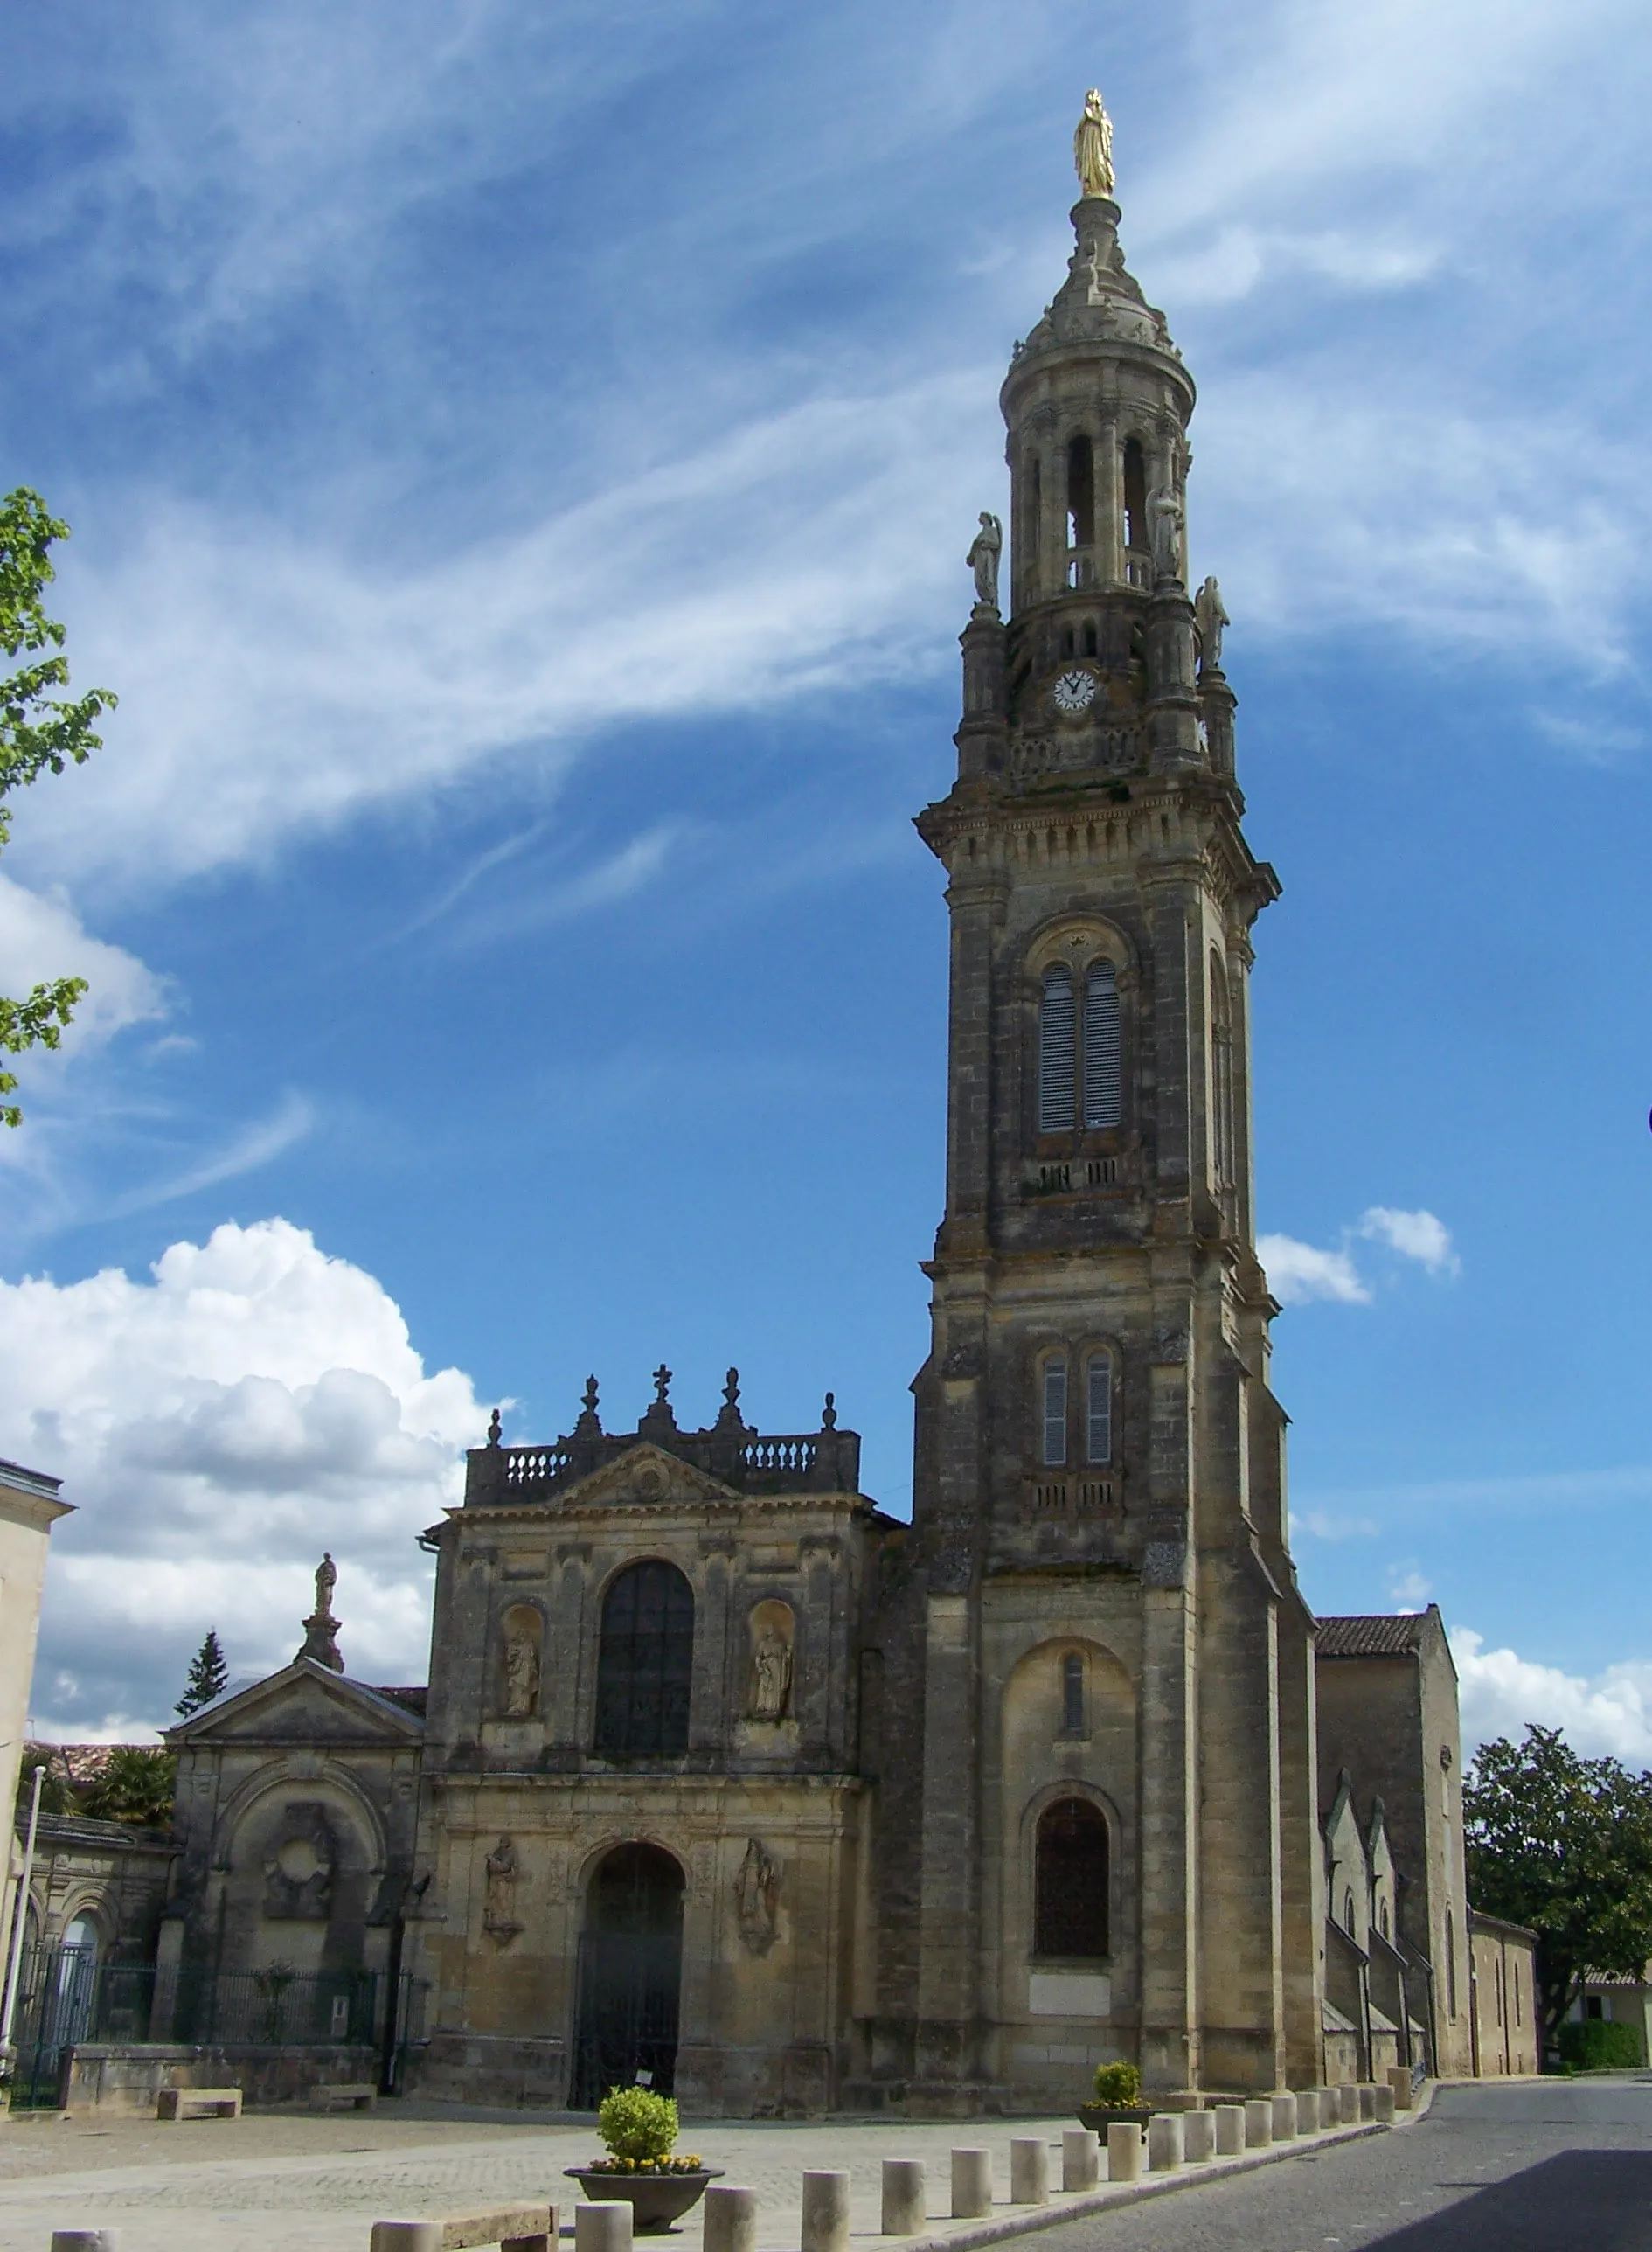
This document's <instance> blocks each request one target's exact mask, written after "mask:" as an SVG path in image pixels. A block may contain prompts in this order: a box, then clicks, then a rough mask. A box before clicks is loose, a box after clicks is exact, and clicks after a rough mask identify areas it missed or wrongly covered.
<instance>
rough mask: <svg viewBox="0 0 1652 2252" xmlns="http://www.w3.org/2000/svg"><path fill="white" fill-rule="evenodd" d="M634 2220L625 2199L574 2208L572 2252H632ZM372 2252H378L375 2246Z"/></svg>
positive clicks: (402, 2250) (394, 2251) (388, 2250)
mask: <svg viewBox="0 0 1652 2252" xmlns="http://www.w3.org/2000/svg"><path fill="white" fill-rule="evenodd" d="M633 2218H634V2214H633V2211H632V2207H631V2201H630V2200H629V2199H628V2198H619V2197H614V2198H593V2200H592V2201H591V2203H590V2204H589V2205H584V2204H581V2205H576V2206H575V2207H574V2208H573V2252H631V2223H632V2221H633ZM377 2233H378V2232H377V2231H376V2230H375V2232H374V2234H375V2235H377ZM435 2243H436V2248H437V2252H440V2248H441V2224H440V2222H439V2223H438V2224H437V2228H436V2237H435ZM372 2252H381V2248H380V2247H379V2246H378V2245H377V2244H375V2245H374V2246H373V2248H372ZM382 2252H425V2247H424V2245H423V2244H422V2243H420V2244H416V2245H415V2244H405V2245H398V2246H396V2247H393V2248H392V2247H391V2246H388V2245H386V2246H385V2247H383V2248H382Z"/></svg>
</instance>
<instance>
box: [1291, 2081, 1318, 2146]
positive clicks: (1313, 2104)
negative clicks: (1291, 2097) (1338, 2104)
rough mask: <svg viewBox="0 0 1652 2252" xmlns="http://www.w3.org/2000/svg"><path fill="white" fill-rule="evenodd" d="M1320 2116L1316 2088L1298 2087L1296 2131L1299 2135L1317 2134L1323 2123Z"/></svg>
mask: <svg viewBox="0 0 1652 2252" xmlns="http://www.w3.org/2000/svg"><path fill="white" fill-rule="evenodd" d="M1323 2125H1324V2121H1323V2120H1322V2118H1321V2116H1320V2111H1319V2090H1318V2089H1317V2088H1299V2089H1297V2091H1296V2131H1297V2133H1298V2134H1299V2135H1317V2134H1318V2132H1319V2130H1320V2129H1321V2128H1322V2126H1323Z"/></svg>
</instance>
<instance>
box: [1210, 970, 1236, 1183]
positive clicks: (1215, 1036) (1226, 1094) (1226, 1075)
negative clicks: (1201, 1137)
mask: <svg viewBox="0 0 1652 2252" xmlns="http://www.w3.org/2000/svg"><path fill="white" fill-rule="evenodd" d="M1211 1112H1212V1116H1211V1144H1212V1155H1213V1157H1214V1158H1215V1161H1216V1178H1217V1179H1218V1182H1220V1183H1221V1184H1223V1185H1227V1184H1228V1183H1230V1182H1231V1181H1232V1178H1233V1034H1232V1023H1231V1019H1230V1016H1229V1011H1228V1005H1227V980H1226V979H1225V977H1224V976H1223V974H1222V963H1221V960H1220V957H1219V956H1218V955H1216V954H1215V953H1212V954H1211Z"/></svg>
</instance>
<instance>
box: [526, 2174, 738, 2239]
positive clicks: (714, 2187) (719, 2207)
mask: <svg viewBox="0 0 1652 2252" xmlns="http://www.w3.org/2000/svg"><path fill="white" fill-rule="evenodd" d="M703 2209H704V2211H705V2236H704V2239H703V2242H704V2246H705V2252H757V2192H756V2191H755V2190H754V2189H736V2188H734V2187H732V2186H731V2185H730V2184H728V2183H725V2182H711V2184H709V2185H708V2186H707V2188H706V2192H705V2207H704V2208H703ZM551 2252H556V2247H555V2246H554V2245H552V2248H551Z"/></svg>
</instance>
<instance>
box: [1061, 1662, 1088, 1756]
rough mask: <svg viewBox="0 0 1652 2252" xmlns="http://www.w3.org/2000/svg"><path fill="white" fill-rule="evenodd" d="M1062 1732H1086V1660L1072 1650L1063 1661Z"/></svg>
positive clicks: (1076, 1733) (1078, 1733)
mask: <svg viewBox="0 0 1652 2252" xmlns="http://www.w3.org/2000/svg"><path fill="white" fill-rule="evenodd" d="M1061 1733H1062V1734H1063V1735H1064V1736H1081V1735H1082V1734H1084V1660H1083V1658H1080V1657H1079V1653H1078V1651H1076V1650H1070V1651H1068V1652H1067V1654H1066V1656H1065V1658H1063V1659H1062V1661H1061Z"/></svg>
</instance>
